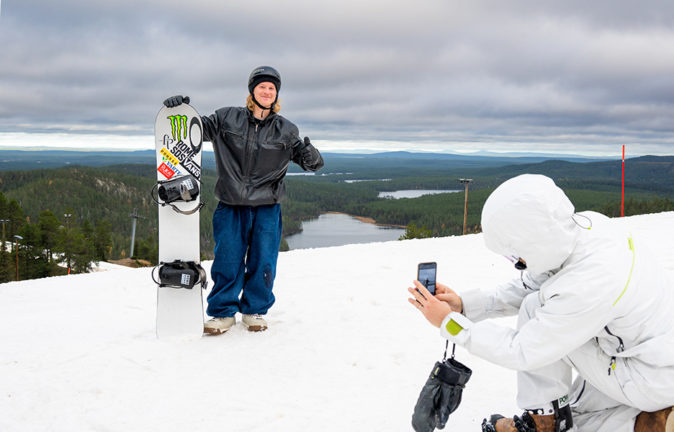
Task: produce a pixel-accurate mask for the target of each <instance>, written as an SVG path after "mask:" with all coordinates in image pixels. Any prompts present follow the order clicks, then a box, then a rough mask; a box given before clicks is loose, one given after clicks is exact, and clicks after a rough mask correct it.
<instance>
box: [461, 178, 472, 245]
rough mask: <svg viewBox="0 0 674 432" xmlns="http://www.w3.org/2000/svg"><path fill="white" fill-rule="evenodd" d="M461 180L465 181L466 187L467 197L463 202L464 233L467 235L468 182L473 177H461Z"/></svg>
mask: <svg viewBox="0 0 674 432" xmlns="http://www.w3.org/2000/svg"><path fill="white" fill-rule="evenodd" d="M459 181H460V182H461V183H463V185H464V186H465V188H466V193H465V198H464V202H463V235H466V219H467V216H468V184H469V183H471V182H472V181H473V179H466V178H462V179H459Z"/></svg>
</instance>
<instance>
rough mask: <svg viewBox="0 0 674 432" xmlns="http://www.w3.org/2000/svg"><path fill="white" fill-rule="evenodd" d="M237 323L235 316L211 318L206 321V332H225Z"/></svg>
mask: <svg viewBox="0 0 674 432" xmlns="http://www.w3.org/2000/svg"><path fill="white" fill-rule="evenodd" d="M234 324H236V319H235V318H234V317H222V318H211V319H209V320H208V321H206V322H205V323H204V334H207V335H219V334H222V333H225V332H226V331H227V330H229V329H230V328H232V326H233V325H234Z"/></svg>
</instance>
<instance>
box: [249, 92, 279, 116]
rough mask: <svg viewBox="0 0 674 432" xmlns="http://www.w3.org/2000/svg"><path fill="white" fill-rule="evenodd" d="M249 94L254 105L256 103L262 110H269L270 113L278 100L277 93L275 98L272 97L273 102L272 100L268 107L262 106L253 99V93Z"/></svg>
mask: <svg viewBox="0 0 674 432" xmlns="http://www.w3.org/2000/svg"><path fill="white" fill-rule="evenodd" d="M250 96H251V98H252V99H253V103H255V105H257V106H258V107H259V108H260V109H261V110H262V111H265V110H269V112H270V113H272V112H273V111H274V107H275V106H276V102H277V101H278V94H277V95H276V99H274V102H272V104H271V106H270V107H264V106H262V105H261V104H260V102H258V101H257V99H255V95H254V94H252V93H251V94H250Z"/></svg>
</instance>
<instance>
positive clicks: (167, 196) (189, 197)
mask: <svg viewBox="0 0 674 432" xmlns="http://www.w3.org/2000/svg"><path fill="white" fill-rule="evenodd" d="M199 183H200V182H199V180H197V179H196V177H194V176H193V175H191V174H187V175H184V176H180V177H176V178H174V179H171V180H164V181H160V182H157V184H156V185H154V187H153V188H152V191H151V192H150V196H151V197H152V200H153V201H154V202H156V203H157V204H159V205H160V206H162V207H163V206H167V205H168V206H171V208H172V209H173V210H175V211H176V212H178V213H181V214H185V215H191V214H193V213H196V212H197V211H199V210H201V208H202V207H203V206H204V205H205V203H200V204H199V205H197V206H196V207H195V208H193V209H192V210H180V209H179V208H178V207H177V206H176V205H175V204H173V203H174V202H190V201H194V200H196V199H197V198H199ZM155 189H156V190H157V196H158V198H159V199H161V200H162V201H163V202H160V201H159V200H158V199H157V198H155Z"/></svg>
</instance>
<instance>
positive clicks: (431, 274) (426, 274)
mask: <svg viewBox="0 0 674 432" xmlns="http://www.w3.org/2000/svg"><path fill="white" fill-rule="evenodd" d="M437 269H438V265H437V264H436V263H434V262H427V263H420V264H419V266H418V268H417V280H418V281H419V282H421V284H422V285H423V286H425V287H426V289H427V290H428V291H429V292H430V293H431V294H432V295H435V281H436V279H437V277H436V276H437Z"/></svg>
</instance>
